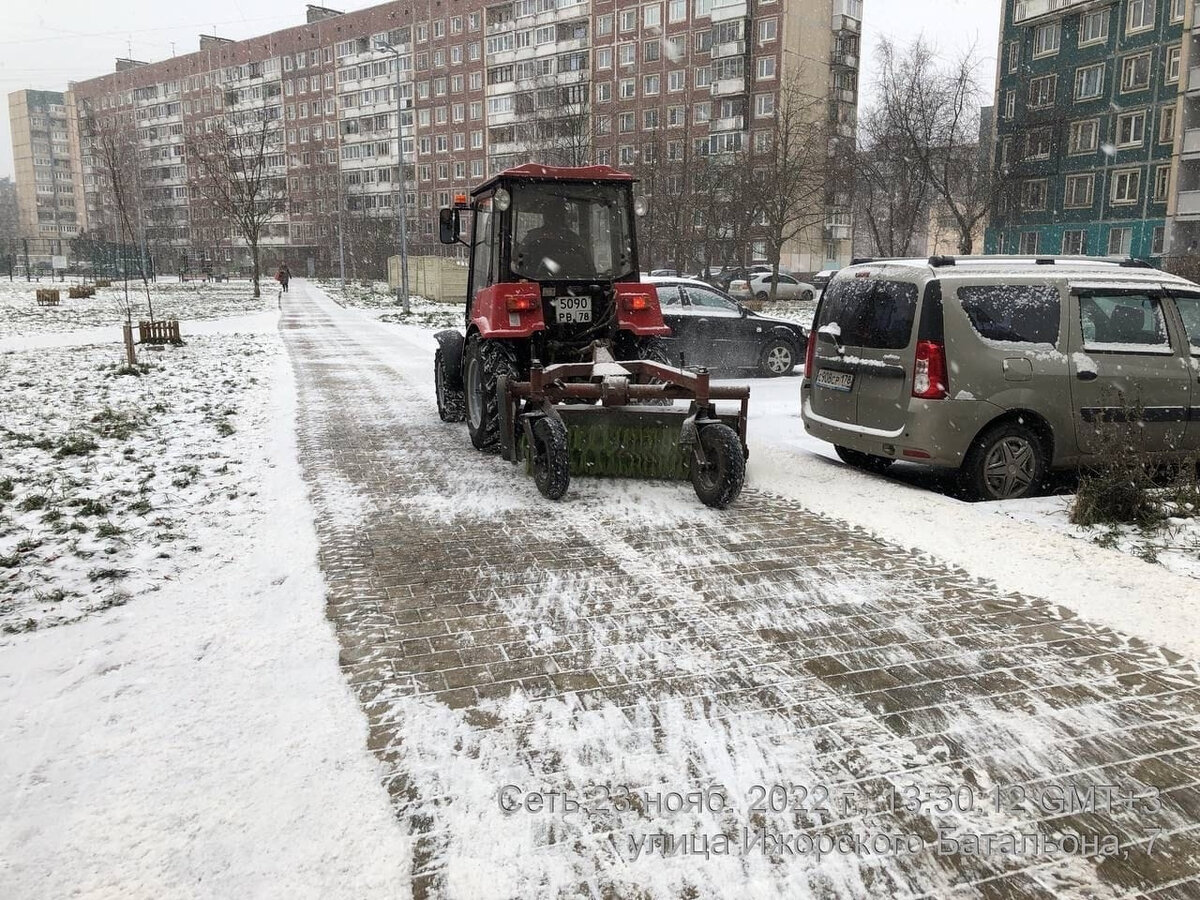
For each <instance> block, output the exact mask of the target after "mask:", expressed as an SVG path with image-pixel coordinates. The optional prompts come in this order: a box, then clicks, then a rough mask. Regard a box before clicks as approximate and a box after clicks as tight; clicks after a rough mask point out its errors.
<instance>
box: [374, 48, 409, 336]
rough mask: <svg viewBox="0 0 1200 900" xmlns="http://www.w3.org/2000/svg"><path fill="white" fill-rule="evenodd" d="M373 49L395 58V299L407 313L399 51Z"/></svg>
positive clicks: (406, 246) (405, 181) (404, 183)
mask: <svg viewBox="0 0 1200 900" xmlns="http://www.w3.org/2000/svg"><path fill="white" fill-rule="evenodd" d="M375 49H376V50H382V51H383V52H385V53H389V54H391V56H392V58H393V59H395V60H396V160H397V170H398V171H397V173H396V175H397V178H398V180H399V182H400V190H399V196H398V197H397V198H396V201H397V202H396V228H397V230H398V231H399V232H400V235H399V238H398V242H399V244H400V283H399V284H398V285H396V301H397V302H398V303H399V304H400V305H401V306H402V307H403V308H404V312H405V314H406V315H407V314H408V312H409V301H408V223H407V221H406V216H405V202H404V196H405V190H404V189H405V188H406V187H407V186H408V178H407V176H406V175H405V170H404V126H403V124H402V121H401V120H402V119H403V116H404V99H403V97H402V96H401V93H400V76H401V72H400V51H399V50H397V49H396V48H395V47H393V46H392V45H391V44H389V43H388V42H387V41H376V42H375Z"/></svg>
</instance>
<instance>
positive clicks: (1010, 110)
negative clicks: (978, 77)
mask: <svg viewBox="0 0 1200 900" xmlns="http://www.w3.org/2000/svg"><path fill="white" fill-rule="evenodd" d="M1016 114H1017V92H1016V91H1006V92H1005V94H1004V118H1006V119H1011V118H1012V117H1013V116H1015V115H1016Z"/></svg>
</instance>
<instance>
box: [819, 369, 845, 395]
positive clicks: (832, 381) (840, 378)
mask: <svg viewBox="0 0 1200 900" xmlns="http://www.w3.org/2000/svg"><path fill="white" fill-rule="evenodd" d="M817 387H823V388H830V389H832V390H835V391H849V390H850V389H851V388H853V387H854V373H853V372H836V371H834V370H833V369H821V370H820V371H818V372H817Z"/></svg>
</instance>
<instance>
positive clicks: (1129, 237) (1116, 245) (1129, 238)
mask: <svg viewBox="0 0 1200 900" xmlns="http://www.w3.org/2000/svg"><path fill="white" fill-rule="evenodd" d="M1132 246H1133V229H1131V228H1114V229H1112V230H1111V231H1110V232H1109V233H1108V255H1109V256H1128V255H1129V251H1130V249H1131V248H1132ZM1084 327H1085V328H1086V325H1085V326H1084Z"/></svg>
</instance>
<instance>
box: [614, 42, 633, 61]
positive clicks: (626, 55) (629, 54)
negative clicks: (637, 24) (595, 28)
mask: <svg viewBox="0 0 1200 900" xmlns="http://www.w3.org/2000/svg"><path fill="white" fill-rule="evenodd" d="M636 62H637V47H636V46H635V45H634V44H622V45H621V46H619V47H618V48H617V63H618V64H620V65H622V66H632V65H634V64H635V63H636Z"/></svg>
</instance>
